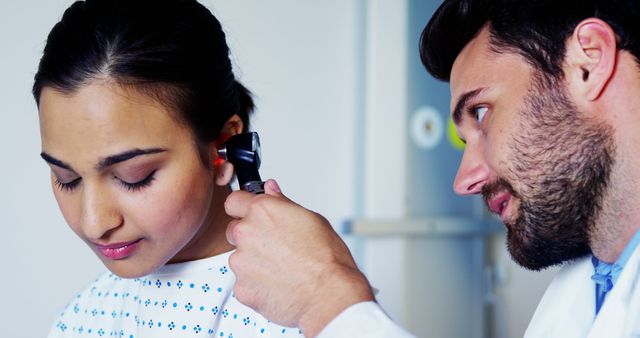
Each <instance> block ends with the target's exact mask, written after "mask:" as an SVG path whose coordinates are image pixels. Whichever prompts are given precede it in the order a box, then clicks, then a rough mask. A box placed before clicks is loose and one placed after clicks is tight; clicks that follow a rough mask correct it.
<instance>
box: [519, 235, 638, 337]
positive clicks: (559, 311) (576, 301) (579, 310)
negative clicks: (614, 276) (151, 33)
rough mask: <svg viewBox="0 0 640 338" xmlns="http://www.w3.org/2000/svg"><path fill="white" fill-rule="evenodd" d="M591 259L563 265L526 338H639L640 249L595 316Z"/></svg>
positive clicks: (528, 329) (546, 293)
mask: <svg viewBox="0 0 640 338" xmlns="http://www.w3.org/2000/svg"><path fill="white" fill-rule="evenodd" d="M591 275H593V265H592V263H591V257H590V256H589V257H587V258H583V259H580V260H577V261H575V262H572V263H569V264H567V265H566V266H564V267H563V268H562V269H561V270H560V272H558V274H557V275H556V276H555V278H554V279H553V281H552V282H551V284H550V285H549V287H548V288H547V291H546V292H545V294H544V296H543V297H542V300H541V301H540V304H538V308H537V309H536V312H535V314H534V315H533V318H532V319H531V322H530V323H529V327H528V328H527V331H526V333H525V335H524V336H525V338H539V337H563V338H570V337H588V338H595V337H607V338H609V337H611V338H617V337H640V246H638V247H637V248H636V249H635V251H634V252H633V254H632V255H631V257H630V258H629V261H627V264H626V265H625V267H624V269H623V270H622V273H621V274H620V277H619V278H618V281H617V282H616V284H615V285H614V287H613V289H612V290H611V291H610V292H609V293H608V295H607V298H606V299H605V302H604V304H603V306H602V308H601V309H600V313H599V314H598V316H597V317H596V315H595V283H594V282H593V281H592V280H591Z"/></svg>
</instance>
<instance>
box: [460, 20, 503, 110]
mask: <svg viewBox="0 0 640 338" xmlns="http://www.w3.org/2000/svg"><path fill="white" fill-rule="evenodd" d="M492 54H493V55H492ZM494 56H496V55H495V53H493V52H492V51H491V48H490V33H489V28H488V27H486V26H485V27H484V28H482V30H480V32H479V33H478V35H477V36H476V37H475V38H473V39H472V40H471V41H469V43H468V44H467V45H466V46H465V47H464V48H463V49H462V51H461V52H460V54H458V57H457V58H456V59H455V61H454V63H453V66H452V67H451V78H450V86H451V100H452V103H451V105H452V107H451V108H452V109H453V108H454V107H453V105H454V104H455V102H457V101H458V99H459V97H460V96H462V95H464V93H466V92H468V91H472V90H475V89H477V88H478V87H481V86H484V85H483V84H482V82H483V80H484V77H486V76H487V75H488V74H487V73H488V71H487V70H488V69H487V66H489V64H488V63H490V62H491V59H492V58H493V57H494Z"/></svg>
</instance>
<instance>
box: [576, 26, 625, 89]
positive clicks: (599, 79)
mask: <svg viewBox="0 0 640 338" xmlns="http://www.w3.org/2000/svg"><path fill="white" fill-rule="evenodd" d="M616 62H617V42H616V35H615V33H614V32H613V29H612V28H611V26H609V24H607V23H606V22H604V21H602V20H600V19H596V18H589V19H585V20H583V21H582V22H580V23H579V24H578V25H577V26H576V28H575V29H574V31H573V35H572V36H571V38H570V39H569V40H568V42H567V54H566V64H567V66H568V69H567V80H568V84H569V86H570V88H571V90H572V91H573V93H574V95H577V96H574V97H581V98H582V99H584V100H586V101H595V100H596V99H598V98H599V97H600V96H601V94H602V92H603V91H604V90H605V88H606V86H607V83H608V82H609V80H610V79H611V77H612V76H613V74H614V72H615V67H616Z"/></svg>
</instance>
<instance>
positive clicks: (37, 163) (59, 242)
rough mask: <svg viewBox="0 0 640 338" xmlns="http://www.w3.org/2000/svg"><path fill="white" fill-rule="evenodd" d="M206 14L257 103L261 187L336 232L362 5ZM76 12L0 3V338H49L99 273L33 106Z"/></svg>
mask: <svg viewBox="0 0 640 338" xmlns="http://www.w3.org/2000/svg"><path fill="white" fill-rule="evenodd" d="M202 2H203V3H204V4H206V5H207V6H209V7H211V8H212V9H213V10H214V13H215V14H216V15H217V16H218V17H219V19H220V20H221V22H222V24H223V26H224V28H225V31H226V32H227V34H228V40H229V42H230V44H231V49H232V52H233V57H234V59H235V62H236V64H237V65H238V66H239V69H238V71H239V77H240V79H241V80H242V81H244V82H245V84H246V85H247V86H248V87H249V88H250V89H251V90H252V91H253V92H254V93H255V94H256V98H257V104H258V111H257V114H256V119H255V124H254V126H255V128H254V129H256V130H258V131H260V133H261V138H262V143H263V148H264V149H263V170H262V174H263V176H264V177H276V178H278V179H279V182H280V183H281V186H282V187H283V189H284V190H285V192H286V193H287V194H288V195H290V196H291V197H293V198H295V199H296V200H298V201H299V202H301V203H303V204H305V205H308V206H312V207H313V208H314V209H315V210H317V211H320V212H322V213H323V214H325V215H326V216H327V217H328V218H329V219H331V220H332V221H334V222H335V223H339V222H340V221H342V220H343V219H345V218H346V217H347V216H350V215H352V214H353V208H354V203H353V201H354V189H353V183H352V182H353V178H354V167H353V162H354V161H352V160H351V158H352V155H353V152H354V147H355V143H354V136H353V132H352V131H353V130H354V123H355V122H354V119H355V115H354V112H355V111H356V107H355V106H356V100H357V97H358V95H356V92H357V91H358V90H359V89H358V86H359V84H358V82H357V80H356V78H357V76H356V74H357V72H358V65H357V62H358V60H357V46H359V42H358V41H356V34H357V29H355V28H354V25H356V22H357V19H356V18H357V16H358V15H359V14H358V11H357V8H358V5H357V4H358V1H355V0H352V1H345V0H323V1H314V0H273V1H261V0H202ZM70 3H71V1H66V0H46V1H45V0H21V1H2V2H0V46H1V47H0V48H2V49H1V52H0V61H1V62H0V102H1V103H2V110H1V114H2V117H3V119H2V121H3V122H2V124H0V154H2V164H1V165H0V170H1V172H0V177H1V178H2V180H3V182H2V183H3V184H2V190H1V192H0V214H1V215H2V223H1V225H2V229H3V230H4V239H3V240H2V245H0V257H2V258H3V263H4V272H3V273H2V275H1V277H0V290H2V293H3V296H2V301H0V318H3V320H4V321H5V324H3V325H0V337H42V336H45V335H46V332H47V331H48V328H49V326H50V325H51V323H52V321H53V319H54V318H55V316H56V315H57V312H58V310H59V309H61V308H62V306H63V305H64V304H65V303H66V302H67V301H69V300H70V298H71V297H72V296H73V295H74V294H75V293H76V292H78V291H79V290H80V288H82V287H83V286H85V285H86V284H88V282H90V280H91V279H92V278H94V277H95V276H96V275H97V274H98V273H99V272H100V271H102V270H103V267H102V264H101V263H99V261H98V260H97V259H96V258H95V257H94V255H93V253H92V252H91V251H90V250H89V249H88V248H87V247H86V246H85V245H84V244H83V243H81V242H80V240H78V239H77V238H75V236H74V235H73V234H72V232H71V231H70V230H69V229H68V228H67V226H66V225H65V223H64V220H63V219H62V217H61V215H60V213H59V211H58V209H57V206H56V204H55V201H54V199H53V195H52V193H51V188H50V185H49V170H48V168H47V166H46V165H45V164H44V162H43V161H42V160H41V159H40V158H39V153H40V138H39V130H38V119H37V111H36V107H35V104H34V102H33V99H32V98H31V95H30V89H31V85H32V78H33V75H34V73H35V69H36V66H37V62H38V59H39V57H40V54H41V51H42V48H43V46H44V41H45V39H46V36H47V33H48V31H49V29H50V28H51V27H52V26H53V24H54V23H55V22H57V21H58V20H59V18H60V17H61V15H62V12H63V10H64V9H65V8H66V7H67V6H68V5H69V4H70ZM308 150H310V151H308Z"/></svg>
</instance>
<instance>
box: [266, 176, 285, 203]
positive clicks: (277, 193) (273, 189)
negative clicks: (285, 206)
mask: <svg viewBox="0 0 640 338" xmlns="http://www.w3.org/2000/svg"><path fill="white" fill-rule="evenodd" d="M264 193H265V194H267V195H269V196H274V197H278V198H280V199H283V200H285V201H291V200H290V199H289V198H288V197H287V196H285V195H284V194H283V193H282V189H280V186H279V185H278V182H276V180H274V179H268V180H267V181H266V182H264Z"/></svg>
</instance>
